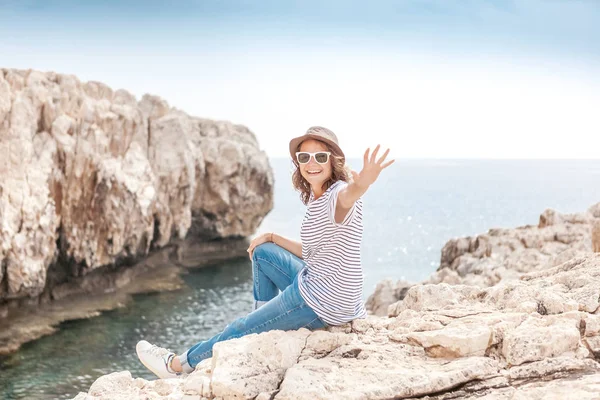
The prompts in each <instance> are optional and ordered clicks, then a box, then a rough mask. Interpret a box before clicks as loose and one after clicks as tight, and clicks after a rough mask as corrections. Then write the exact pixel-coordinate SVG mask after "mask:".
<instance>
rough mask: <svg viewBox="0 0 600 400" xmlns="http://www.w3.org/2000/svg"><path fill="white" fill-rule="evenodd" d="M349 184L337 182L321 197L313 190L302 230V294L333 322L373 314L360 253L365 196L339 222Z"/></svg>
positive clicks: (321, 316) (318, 311)
mask: <svg viewBox="0 0 600 400" xmlns="http://www.w3.org/2000/svg"><path fill="white" fill-rule="evenodd" d="M346 186H348V183H346V182H344V181H336V182H334V183H333V184H332V185H331V186H330V187H329V188H328V189H327V190H326V191H325V193H323V195H322V196H320V197H319V198H318V199H316V200H314V193H311V195H310V198H309V202H308V205H307V208H306V214H305V216H304V220H303V221H302V227H301V230H300V238H301V240H302V258H303V260H304V262H305V263H306V265H305V267H304V268H303V269H302V270H301V271H300V273H299V274H298V287H299V289H300V294H301V295H302V297H303V298H304V300H305V301H306V303H307V304H308V305H309V306H310V307H311V308H312V309H313V310H314V311H315V313H316V314H317V315H318V316H319V317H320V318H321V319H322V320H323V321H325V322H326V323H327V324H329V325H341V324H344V323H346V322H349V321H352V320H353V319H356V318H365V317H366V315H367V312H366V310H365V306H364V302H363V300H362V292H363V280H364V277H363V270H362V266H361V254H360V246H361V241H362V233H363V225H362V198H359V199H358V200H357V201H356V202H355V203H354V205H353V206H352V208H351V209H350V211H349V212H348V214H347V215H346V216H345V217H344V220H343V221H342V223H341V224H338V223H336V222H335V206H336V202H337V196H338V193H339V192H340V190H342V189H344V188H345V187H346Z"/></svg>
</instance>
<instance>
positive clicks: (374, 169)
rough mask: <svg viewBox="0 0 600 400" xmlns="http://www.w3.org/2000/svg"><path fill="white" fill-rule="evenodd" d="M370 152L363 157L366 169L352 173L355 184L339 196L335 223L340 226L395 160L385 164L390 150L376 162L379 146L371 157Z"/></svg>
mask: <svg viewBox="0 0 600 400" xmlns="http://www.w3.org/2000/svg"><path fill="white" fill-rule="evenodd" d="M369 150H370V149H367V151H365V155H364V157H363V161H364V164H365V165H364V167H363V169H362V171H360V173H357V172H355V171H352V177H353V182H351V183H350V184H349V185H348V186H346V188H345V189H343V190H341V191H340V193H339V194H338V199H337V203H336V206H335V222H337V223H338V224H339V223H341V222H342V220H343V218H344V216H345V215H347V214H348V211H350V209H351V208H352V206H353V205H354V203H355V202H356V200H358V199H359V198H360V197H361V196H362V195H363V194H365V192H366V191H367V189H369V187H370V186H371V185H372V184H373V183H374V182H375V181H376V180H377V178H378V177H379V174H380V173H381V171H383V170H384V169H385V168H387V167H389V166H390V165H391V164H393V162H394V161H395V160H390V161H388V162H386V163H385V164H383V162H384V161H385V158H386V157H387V155H388V153H389V152H390V149H387V151H386V152H385V153H384V154H383V156H381V158H380V159H379V160H377V161H376V160H375V158H376V157H377V152H378V151H379V145H377V147H376V148H375V151H373V154H371V157H369Z"/></svg>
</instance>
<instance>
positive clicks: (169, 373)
mask: <svg viewBox="0 0 600 400" xmlns="http://www.w3.org/2000/svg"><path fill="white" fill-rule="evenodd" d="M135 351H136V352H137V355H138V358H139V359H140V361H141V362H142V364H144V366H145V367H146V368H148V369H149V370H150V371H152V372H153V373H154V375H156V376H158V377H159V378H161V379H166V378H177V377H178V374H177V373H176V372H175V371H173V370H171V369H170V368H169V367H167V362H168V361H169V358H170V357H171V356H175V353H173V352H171V351H169V350H167V349H163V348H162V347H158V346H156V345H154V344H150V343H148V342H147V341H145V340H140V341H139V342H138V344H137V345H136V346H135Z"/></svg>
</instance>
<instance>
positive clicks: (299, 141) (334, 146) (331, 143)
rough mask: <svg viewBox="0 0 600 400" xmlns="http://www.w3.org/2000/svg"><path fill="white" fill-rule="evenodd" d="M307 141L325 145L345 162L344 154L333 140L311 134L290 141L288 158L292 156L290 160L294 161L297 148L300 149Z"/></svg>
mask: <svg viewBox="0 0 600 400" xmlns="http://www.w3.org/2000/svg"><path fill="white" fill-rule="evenodd" d="M307 139H314V140H318V141H319V142H323V143H327V145H328V146H330V147H331V148H332V149H334V150H335V152H336V153H337V154H339V155H340V156H341V157H342V159H343V160H344V161H346V155H345V154H344V152H343V151H342V149H341V148H340V146H338V145H337V143H335V142H334V141H333V140H329V139H327V138H324V137H322V136H319V135H313V134H311V133H309V134H306V135H302V136H298V137H297V138H293V139H292V140H290V156H292V160H295V159H296V152H297V151H298V147H300V145H301V144H302V142H304V141H305V140H307Z"/></svg>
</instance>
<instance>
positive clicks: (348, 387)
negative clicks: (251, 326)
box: [75, 253, 600, 400]
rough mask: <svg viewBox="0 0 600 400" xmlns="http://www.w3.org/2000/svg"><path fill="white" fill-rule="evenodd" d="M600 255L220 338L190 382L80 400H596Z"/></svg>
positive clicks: (108, 388) (102, 391)
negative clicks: (385, 311)
mask: <svg viewBox="0 0 600 400" xmlns="http://www.w3.org/2000/svg"><path fill="white" fill-rule="evenodd" d="M599 296H600V254H593V253H590V254H587V255H584V256H581V257H577V258H574V259H572V260H569V261H567V262H565V263H563V264H560V265H558V266H556V267H553V268H548V269H545V270H542V271H538V272H532V273H529V274H525V275H523V276H522V277H521V279H519V280H515V281H511V282H506V283H503V282H501V283H500V284H498V285H495V286H493V287H489V288H480V287H476V286H467V285H449V284H446V283H440V284H427V285H416V286H413V287H412V288H410V289H409V290H408V291H407V294H406V297H405V298H404V300H403V301H400V302H398V303H396V304H394V305H392V306H390V316H389V317H377V316H369V317H368V318H366V319H358V320H355V321H353V322H352V323H351V324H347V325H344V326H340V327H330V328H328V329H327V330H317V331H314V332H310V331H308V330H306V329H300V330H298V331H289V332H283V331H271V332H266V333H262V334H258V335H257V334H253V335H249V336H246V337H243V338H239V339H233V340H229V341H225V342H220V343H217V344H216V345H215V347H214V353H213V357H212V359H208V360H205V361H204V362H202V363H201V364H200V365H199V366H198V367H197V369H196V371H195V372H193V373H192V374H190V375H187V376H185V377H182V378H181V379H166V380H155V381H146V380H144V379H141V378H134V377H132V376H131V374H130V373H129V372H128V371H122V372H115V373H113V374H110V375H106V376H103V377H101V378H99V379H98V380H97V381H96V382H94V384H93V385H92V386H91V387H90V389H89V391H88V392H87V393H80V394H79V395H78V396H77V397H76V398H75V399H77V400H84V399H85V400H100V399H113V400H116V399H163V398H169V399H187V400H192V399H194V400H201V399H257V400H260V399H262V400H266V399H276V400H283V399H307V400H308V399H310V400H314V399H392V398H394V399H416V398H418V399H431V400H433V399H435V400H449V399H473V400H474V399H487V400H492V399H494V400H504V399H528V400H529V399H544V400H547V399H556V400H564V399H578V400H580V399H590V400H591V399H598V398H600V298H599Z"/></svg>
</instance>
